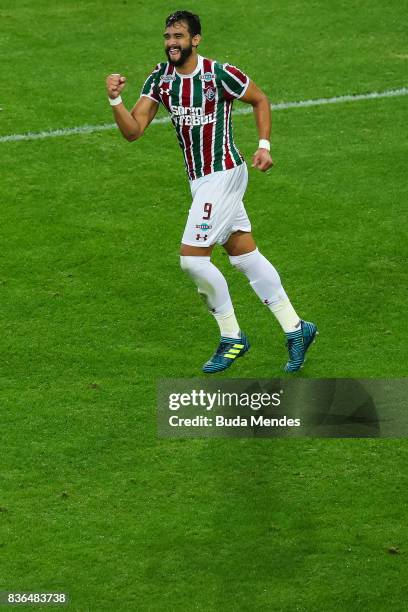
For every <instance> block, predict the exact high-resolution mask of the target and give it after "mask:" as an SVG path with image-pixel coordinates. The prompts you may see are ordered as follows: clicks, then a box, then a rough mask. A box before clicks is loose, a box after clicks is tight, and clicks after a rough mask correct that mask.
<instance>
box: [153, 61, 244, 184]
mask: <svg viewBox="0 0 408 612" xmlns="http://www.w3.org/2000/svg"><path fill="white" fill-rule="evenodd" d="M248 84H249V78H248V77H247V75H246V74H244V73H243V72H242V71H241V70H239V69H238V68H236V67H235V66H231V65H230V64H220V63H219V62H215V61H214V60H211V59H208V58H206V57H201V56H200V55H198V63H197V68H196V69H195V71H194V72H193V73H192V74H189V75H183V74H178V72H177V70H176V69H175V67H174V66H173V65H172V64H170V62H163V63H161V64H157V66H156V68H155V69H154V70H153V72H152V73H151V74H150V75H149V76H148V77H147V79H146V81H145V83H144V85H143V88H142V92H141V96H147V97H149V98H151V99H152V100H154V101H155V102H158V103H160V102H161V103H162V104H163V106H165V108H166V109H167V111H168V112H169V113H170V115H171V120H172V123H173V125H174V127H175V128H176V133H177V138H178V141H179V144H180V147H181V149H182V151H183V155H184V161H185V164H186V170H187V174H188V177H189V179H190V180H193V179H196V178H199V177H201V176H205V175H206V174H211V173H212V172H218V171H219V170H228V169H229V168H234V167H235V166H239V165H240V164H242V163H243V161H244V158H243V157H242V155H241V153H240V152H239V150H238V149H237V147H236V145H235V143H234V139H233V133H232V122H231V111H232V104H233V101H234V100H235V99H237V98H240V97H241V96H243V95H244V93H245V91H246V89H247V87H248Z"/></svg>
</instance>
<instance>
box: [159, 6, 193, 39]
mask: <svg viewBox="0 0 408 612" xmlns="http://www.w3.org/2000/svg"><path fill="white" fill-rule="evenodd" d="M176 21H186V22H187V27H188V31H189V32H190V34H191V36H192V37H193V36H195V35H196V34H201V23H200V18H199V16H198V15H194V13H190V11H176V12H175V13H172V14H171V15H169V16H168V17H167V19H166V28H168V27H169V26H171V25H173V24H174V23H176Z"/></svg>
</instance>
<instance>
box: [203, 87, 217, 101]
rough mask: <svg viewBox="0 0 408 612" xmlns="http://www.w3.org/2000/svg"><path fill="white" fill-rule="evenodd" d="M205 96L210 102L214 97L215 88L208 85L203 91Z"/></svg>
mask: <svg viewBox="0 0 408 612" xmlns="http://www.w3.org/2000/svg"><path fill="white" fill-rule="evenodd" d="M204 95H205V97H206V98H207V100H208V101H209V102H212V100H214V98H215V90H214V89H213V88H212V87H208V89H206V90H205V92H204Z"/></svg>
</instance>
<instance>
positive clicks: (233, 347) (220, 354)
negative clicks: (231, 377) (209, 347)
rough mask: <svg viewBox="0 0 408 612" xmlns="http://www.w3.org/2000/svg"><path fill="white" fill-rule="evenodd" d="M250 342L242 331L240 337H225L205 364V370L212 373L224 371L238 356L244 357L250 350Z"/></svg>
mask: <svg viewBox="0 0 408 612" xmlns="http://www.w3.org/2000/svg"><path fill="white" fill-rule="evenodd" d="M249 347H250V344H249V342H248V338H247V337H246V335H245V334H244V333H243V332H241V337H240V338H225V337H223V336H221V341H220V343H219V345H218V348H217V350H216V351H215V353H214V355H213V356H212V357H211V359H209V360H208V361H207V362H206V363H205V364H204V365H203V372H206V373H207V374H212V373H215V372H222V371H223V370H226V369H227V368H229V367H230V366H231V365H232V364H233V363H234V361H235V359H237V358H238V357H242V355H244V354H245V353H246V352H247V351H248V350H249Z"/></svg>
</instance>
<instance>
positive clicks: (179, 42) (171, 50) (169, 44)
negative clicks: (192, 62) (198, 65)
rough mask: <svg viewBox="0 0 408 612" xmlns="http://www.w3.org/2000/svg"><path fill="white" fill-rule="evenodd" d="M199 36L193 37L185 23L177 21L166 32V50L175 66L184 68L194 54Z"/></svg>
mask: <svg viewBox="0 0 408 612" xmlns="http://www.w3.org/2000/svg"><path fill="white" fill-rule="evenodd" d="M197 38H199V37H198V36H194V38H192V37H191V35H190V32H189V31H188V26H187V23H186V22H185V21H176V22H175V23H174V24H173V25H171V26H169V27H168V28H166V30H165V32H164V49H165V51H166V55H167V57H168V60H169V62H170V63H171V64H173V66H182V65H183V64H184V62H185V61H186V60H187V59H188V58H189V57H190V55H191V54H192V52H193V44H198V41H196V39H197Z"/></svg>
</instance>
